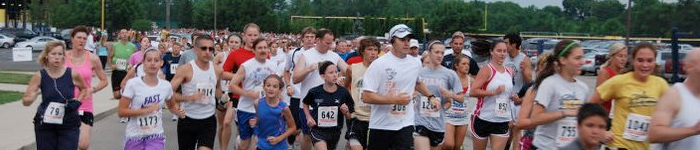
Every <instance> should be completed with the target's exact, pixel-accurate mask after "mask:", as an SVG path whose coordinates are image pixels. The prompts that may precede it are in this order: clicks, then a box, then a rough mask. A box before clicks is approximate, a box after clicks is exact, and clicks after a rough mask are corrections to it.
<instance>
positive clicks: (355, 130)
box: [345, 118, 369, 147]
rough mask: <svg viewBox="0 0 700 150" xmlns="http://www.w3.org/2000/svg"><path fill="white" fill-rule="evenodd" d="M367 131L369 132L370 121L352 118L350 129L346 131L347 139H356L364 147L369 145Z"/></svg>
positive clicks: (349, 123)
mask: <svg viewBox="0 0 700 150" xmlns="http://www.w3.org/2000/svg"><path fill="white" fill-rule="evenodd" d="M367 133H369V122H367V121H361V120H358V119H357V118H352V119H350V121H348V131H347V132H345V139H346V140H348V141H349V140H350V139H356V140H357V141H359V142H360V145H362V147H367Z"/></svg>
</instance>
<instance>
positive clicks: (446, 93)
mask: <svg viewBox="0 0 700 150" xmlns="http://www.w3.org/2000/svg"><path fill="white" fill-rule="evenodd" d="M440 95H442V97H446V98H449V99H453V97H454V95H455V94H454V93H452V91H450V90H447V89H445V88H440Z"/></svg>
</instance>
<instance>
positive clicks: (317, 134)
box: [310, 128, 342, 149]
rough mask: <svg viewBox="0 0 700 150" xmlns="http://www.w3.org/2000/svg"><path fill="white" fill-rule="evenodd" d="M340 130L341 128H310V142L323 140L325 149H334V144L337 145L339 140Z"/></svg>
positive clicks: (314, 142)
mask: <svg viewBox="0 0 700 150" xmlns="http://www.w3.org/2000/svg"><path fill="white" fill-rule="evenodd" d="M341 130H342V129H341V128H331V129H323V128H311V131H310V132H311V136H310V137H311V142H312V143H313V144H316V143H318V142H321V141H323V142H326V148H327V149H335V146H336V145H338V140H340V132H341Z"/></svg>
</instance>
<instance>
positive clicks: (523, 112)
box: [514, 52, 552, 150]
mask: <svg viewBox="0 0 700 150" xmlns="http://www.w3.org/2000/svg"><path fill="white" fill-rule="evenodd" d="M537 57H538V60H537V67H536V69H535V72H537V75H538V76H539V75H540V74H541V73H542V70H544V67H545V65H546V60H547V59H549V57H552V52H544V53H542V54H540V55H539V56H537ZM533 85H534V84H533V83H530V84H526V85H524V86H523V88H522V89H520V92H518V96H520V95H522V96H520V97H522V102H521V108H522V109H520V111H518V116H517V117H518V118H517V122H518V124H515V126H516V127H517V128H520V129H524V130H525V132H524V133H523V136H522V137H521V138H520V140H519V142H518V145H519V146H520V147H514V148H516V149H519V150H530V149H532V140H533V138H534V137H533V136H534V134H535V128H536V127H537V125H539V124H538V123H536V122H533V121H532V118H531V117H532V108H533V104H534V102H535V94H536V93H535V92H536V91H537V87H534V86H533Z"/></svg>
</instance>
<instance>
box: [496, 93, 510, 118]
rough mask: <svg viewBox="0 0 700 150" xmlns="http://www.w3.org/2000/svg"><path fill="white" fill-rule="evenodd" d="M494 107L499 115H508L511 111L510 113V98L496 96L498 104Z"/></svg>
mask: <svg viewBox="0 0 700 150" xmlns="http://www.w3.org/2000/svg"><path fill="white" fill-rule="evenodd" d="M494 107H495V108H494V109H493V110H494V111H495V113H496V116H497V117H508V115H510V113H508V107H510V106H508V99H507V98H502V97H499V98H496V106H494Z"/></svg>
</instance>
